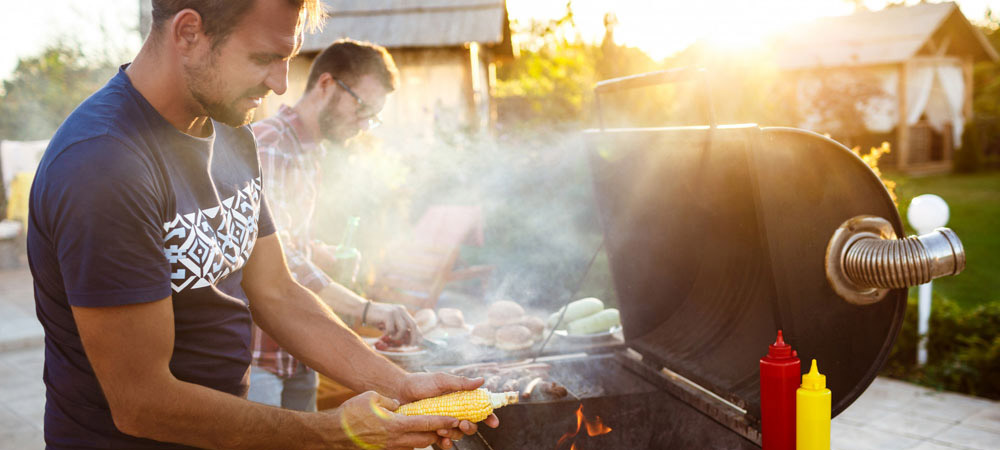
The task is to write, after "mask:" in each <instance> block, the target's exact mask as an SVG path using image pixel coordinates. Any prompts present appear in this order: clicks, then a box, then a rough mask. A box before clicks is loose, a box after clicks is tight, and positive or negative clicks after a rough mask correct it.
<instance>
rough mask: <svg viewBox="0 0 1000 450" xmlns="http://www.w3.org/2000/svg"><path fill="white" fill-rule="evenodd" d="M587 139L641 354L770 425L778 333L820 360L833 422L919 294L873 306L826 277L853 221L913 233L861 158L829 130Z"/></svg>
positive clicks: (627, 321) (642, 133)
mask: <svg viewBox="0 0 1000 450" xmlns="http://www.w3.org/2000/svg"><path fill="white" fill-rule="evenodd" d="M585 139H586V142H587V145H588V147H589V155H590V163H591V169H592V172H593V176H594V186H595V194H596V199H597V207H598V212H599V214H600V217H601V221H602V226H603V229H604V236H605V246H606V249H607V252H608V257H609V260H610V263H611V272H612V275H613V278H614V284H615V288H616V290H617V293H618V296H619V303H620V304H619V309H620V310H621V313H622V321H623V324H624V333H625V338H626V342H627V345H628V346H630V347H631V348H633V349H635V350H636V351H638V352H639V353H641V354H642V355H643V358H644V360H645V361H647V362H652V363H654V364H657V365H660V366H663V367H666V368H668V369H670V370H672V371H674V372H676V373H678V374H680V375H683V376H684V377H686V378H688V379H690V380H692V381H694V382H695V383H698V384H699V385H701V386H702V387H705V388H706V389H709V390H711V391H713V392H714V393H715V394H717V395H719V396H721V397H723V398H725V399H727V400H729V401H730V402H733V403H734V404H736V405H738V406H740V407H742V408H743V409H746V410H747V413H748V414H749V415H751V416H752V417H755V418H758V419H759V417H760V412H759V411H760V401H759V378H758V361H759V359H760V358H761V357H763V356H764V355H765V354H766V353H767V349H768V345H769V344H771V343H773V342H774V339H775V334H776V332H777V330H778V329H781V330H783V332H784V338H785V341H786V342H788V343H789V344H790V345H792V347H793V348H795V349H796V351H798V354H799V357H800V358H802V360H803V361H805V362H808V361H809V360H810V359H812V358H815V359H817V360H818V362H819V366H820V368H821V369H822V370H823V372H824V373H825V374H826V375H827V386H828V387H829V388H830V389H831V390H832V391H833V414H834V415H836V414H838V413H839V412H840V411H843V410H844V408H846V407H847V406H848V405H850V404H851V402H852V401H854V399H856V398H857V397H858V396H859V395H860V394H861V392H863V391H864V389H865V388H867V386H868V385H869V384H870V383H871V381H872V380H873V379H874V377H875V375H876V373H877V371H878V369H879V368H880V367H881V366H882V364H883V363H884V362H885V359H886V358H887V356H888V354H889V350H890V349H891V347H892V343H893V340H894V339H895V336H896V335H897V333H898V331H899V329H900V325H901V323H902V319H903V312H904V309H905V305H906V289H895V290H891V291H890V292H889V294H888V295H887V297H886V298H885V300H883V301H881V302H879V303H875V304H871V305H866V306H859V305H855V304H851V303H848V302H846V301H844V300H843V299H842V298H840V297H839V296H838V295H837V294H836V293H835V292H834V291H833V289H832V288H831V287H830V284H829V283H828V282H827V279H826V275H825V271H824V259H825V251H826V246H827V243H828V242H829V240H830V237H831V235H832V234H833V232H834V231H835V230H836V229H837V227H838V226H839V225H840V224H842V223H843V222H844V221H845V220H847V219H850V218H852V217H855V216H858V215H863V214H867V215H874V216H879V217H883V218H885V219H887V220H888V221H889V222H890V223H891V224H892V226H893V228H894V229H895V232H896V235H897V236H902V235H903V229H902V224H901V222H900V218H899V214H898V212H897V210H896V207H895V206H894V205H893V202H892V200H891V199H890V197H889V195H888V192H887V191H886V189H885V187H884V186H883V185H882V183H881V181H880V180H879V179H878V178H877V177H876V176H875V175H874V174H873V173H872V171H871V170H870V169H869V168H868V167H867V166H866V165H865V164H864V162H863V161H862V160H861V159H860V158H858V157H857V156H856V155H854V154H853V153H851V152H850V150H848V149H847V148H845V147H844V146H842V145H840V144H838V143H836V142H834V141H832V140H830V139H827V138H825V137H822V136H820V135H817V134H815V133H811V132H806V131H801V130H794V129H788V128H763V129H761V128H758V127H757V126H754V125H749V126H722V127H718V128H715V127H712V128H710V127H684V128H654V129H622V130H606V131H588V132H586V133H585ZM803 367H804V368H806V367H807V363H804V364H803Z"/></svg>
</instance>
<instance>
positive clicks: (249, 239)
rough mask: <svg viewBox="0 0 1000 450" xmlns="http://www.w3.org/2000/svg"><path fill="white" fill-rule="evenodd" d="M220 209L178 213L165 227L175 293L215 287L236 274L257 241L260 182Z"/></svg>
mask: <svg viewBox="0 0 1000 450" xmlns="http://www.w3.org/2000/svg"><path fill="white" fill-rule="evenodd" d="M221 203H222V204H221V206H216V207H212V208H208V209H202V210H198V211H195V212H192V213H187V214H180V213H178V214H177V216H176V217H175V218H174V220H172V221H170V222H167V223H164V224H163V230H164V231H165V235H164V243H163V244H164V248H163V252H164V254H165V255H166V256H167V260H168V261H169V262H170V272H171V273H170V284H171V285H172V286H173V289H174V291H175V292H180V291H182V290H184V289H198V288H203V287H207V286H211V285H214V284H215V283H217V282H218V281H219V280H221V279H222V278H225V276H226V275H229V274H230V273H232V272H233V271H236V270H239V269H240V268H241V267H243V264H244V263H246V260H247V258H249V257H250V252H251V251H252V250H253V244H254V242H255V241H256V240H257V232H258V228H257V219H258V217H259V216H260V178H259V177H258V178H256V179H254V180H253V181H252V182H250V183H247V186H246V187H244V188H243V189H240V190H239V191H237V192H236V195H234V196H232V197H229V198H227V199H225V200H223V201H222V202H221Z"/></svg>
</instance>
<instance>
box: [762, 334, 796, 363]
mask: <svg viewBox="0 0 1000 450" xmlns="http://www.w3.org/2000/svg"><path fill="white" fill-rule="evenodd" d="M767 356H768V357H769V358H774V359H784V358H791V357H792V346H791V345H788V344H786V343H785V338H784V337H783V336H782V335H781V330H778V340H776V341H774V343H773V344H771V345H769V346H768V351H767Z"/></svg>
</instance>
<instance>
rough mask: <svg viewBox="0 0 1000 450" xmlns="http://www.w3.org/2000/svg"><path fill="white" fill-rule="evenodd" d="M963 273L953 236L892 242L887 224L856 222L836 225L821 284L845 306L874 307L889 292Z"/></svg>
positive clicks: (942, 232)
mask: <svg viewBox="0 0 1000 450" xmlns="http://www.w3.org/2000/svg"><path fill="white" fill-rule="evenodd" d="M964 269H965V249H964V248H963V247H962V241H960V240H959V239H958V235H956V234H955V232H954V231H952V230H950V229H948V228H937V229H935V230H934V231H932V232H930V233H927V234H925V235H922V236H910V237H907V238H904V239H896V234H895V232H893V230H892V225H891V224H890V223H889V221H887V220H885V219H883V218H881V217H875V216H857V217H854V218H851V219H849V220H847V221H846V222H844V223H843V224H841V225H840V227H839V228H837V231H835V232H834V233H833V237H832V238H831V239H830V243H829V244H828V245H827V247H826V278H827V280H829V281H830V285H831V286H832V287H833V290H834V291H836V292H837V294H838V295H840V296H841V297H842V298H843V299H844V300H847V301H848V302H850V303H854V304H857V305H868V304H872V303H876V302H878V301H880V300H882V299H883V298H885V295H886V293H888V292H889V289H899V288H905V287H908V286H916V285H920V284H924V283H926V282H928V281H931V280H933V279H935V278H940V277H945V276H949V275H957V274H958V273H960V272H961V271H962V270H964Z"/></svg>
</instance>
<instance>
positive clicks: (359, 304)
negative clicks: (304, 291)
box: [319, 283, 368, 319]
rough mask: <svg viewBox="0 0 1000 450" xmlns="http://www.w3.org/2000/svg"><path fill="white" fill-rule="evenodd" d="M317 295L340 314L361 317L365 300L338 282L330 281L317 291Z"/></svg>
mask: <svg viewBox="0 0 1000 450" xmlns="http://www.w3.org/2000/svg"><path fill="white" fill-rule="evenodd" d="M319 297H320V298H321V299H323V301H324V302H326V304H328V305H330V307H331V308H333V311H334V312H336V313H337V315H340V316H352V317H357V318H359V319H360V318H361V314H362V313H363V312H364V309H365V303H368V301H367V300H365V299H364V298H361V296H359V295H358V294H355V293H354V292H352V291H351V290H350V289H347V288H346V287H344V286H341V285H340V284H338V283H331V284H329V285H327V286H326V287H325V288H323V290H322V291H320V292H319Z"/></svg>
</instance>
